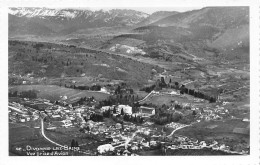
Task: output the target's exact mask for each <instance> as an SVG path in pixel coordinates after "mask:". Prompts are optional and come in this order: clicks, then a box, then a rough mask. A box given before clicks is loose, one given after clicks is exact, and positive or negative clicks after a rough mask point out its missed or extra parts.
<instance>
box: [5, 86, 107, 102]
mask: <svg viewBox="0 0 260 165" xmlns="http://www.w3.org/2000/svg"><path fill="white" fill-rule="evenodd" d="M9 90H11V91H18V92H21V91H27V90H37V91H39V93H38V95H37V97H39V98H45V99H48V100H51V101H54V100H59V99H60V96H67V97H68V100H71V101H73V100H76V99H79V98H81V97H92V96H93V97H94V98H95V99H96V100H98V101H100V100H104V99H106V98H107V97H108V96H109V94H106V93H101V92H98V91H83V90H76V89H71V88H65V87H59V86H55V85H19V86H10V87H9Z"/></svg>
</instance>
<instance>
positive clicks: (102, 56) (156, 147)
mask: <svg viewBox="0 0 260 165" xmlns="http://www.w3.org/2000/svg"><path fill="white" fill-rule="evenodd" d="M16 2H20V3H16V4H15V3H14V4H12V3H6V4H8V5H7V6H6V9H5V11H6V12H7V13H6V17H7V22H6V23H7V25H6V26H7V30H8V33H7V34H6V35H7V37H8V38H7V40H4V41H2V42H6V45H7V47H6V49H7V52H6V54H3V55H5V56H6V57H5V59H6V64H5V65H6V68H7V69H6V70H5V72H6V77H7V79H6V80H4V81H6V84H7V87H6V90H5V92H8V96H7V93H4V92H3V94H2V95H6V97H7V98H6V103H5V104H6V105H7V106H6V107H5V109H1V110H2V113H4V114H5V115H3V117H2V116H1V118H6V120H5V121H6V131H7V136H8V137H7V138H8V139H7V141H6V145H7V147H8V148H7V150H6V151H5V152H6V153H7V155H8V157H9V158H14V157H19V156H26V157H29V156H44V157H45V158H46V157H53V156H63V157H64V156H73V157H75V156H77V157H78V159H80V158H82V157H84V156H87V157H86V158H85V159H87V158H88V157H89V156H92V157H93V156H94V157H95V156H110V158H111V159H115V157H113V156H149V157H151V156H156V157H158V156H164V157H167V159H168V158H169V159H170V160H174V159H175V157H178V156H182V159H186V157H188V158H189V157H190V158H191V157H194V156H195V157H196V156H200V157H201V156H203V157H205V156H210V157H212V156H214V157H215V156H216V157H217V158H218V159H222V157H225V158H228V157H232V158H235V159H236V157H237V158H241V157H242V159H243V158H244V159H246V158H249V157H250V156H252V155H257V154H256V152H259V114H258V113H259V106H260V105H259V100H258V99H259V96H258V95H259V74H258V73H259V70H258V68H259V67H258V66H257V67H255V68H253V67H252V65H254V66H255V63H256V64H258V65H259V61H257V60H258V57H256V56H259V54H258V53H257V52H254V51H252V50H253V48H252V44H253V42H255V43H254V44H255V45H256V46H259V32H258V31H257V32H256V31H255V32H254V31H251V30H250V29H252V27H251V26H255V27H256V28H258V29H259V24H257V22H255V23H254V22H253V21H252V20H251V18H252V15H251V13H252V10H254V7H252V6H253V5H252V4H247V5H244V4H243V3H241V5H239V3H235V1H230V2H231V3H229V4H228V5H214V4H212V3H210V4H208V5H207V4H205V3H201V4H199V3H193V5H187V6H185V5H182V6H178V4H176V3H173V2H170V1H167V2H168V4H171V5H167V6H160V5H157V6H158V7H156V5H153V6H149V4H147V7H145V4H143V3H142V5H140V6H138V5H133V6H129V7H127V5H122V4H124V3H121V5H120V3H119V2H118V3H112V4H110V5H100V4H102V1H100V0H99V1H98V3H96V5H95V6H93V5H89V6H88V3H87V1H86V3H84V1H83V2H81V3H80V5H77V4H74V5H70V4H68V5H69V6H65V5H55V6H52V5H51V2H49V5H47V3H43V5H42V4H41V5H39V6H37V3H36V4H35V5H34V6H31V5H28V6H24V5H26V4H28V3H25V4H23V3H22V1H16ZM25 2H26V1H25ZM64 2H65V1H64ZM70 2H71V1H70ZM90 2H91V3H92V4H93V3H94V2H93V1H90ZM103 2H104V1H103ZM109 2H112V1H109ZM124 2H125V1H124ZM128 2H129V3H130V2H131V1H128ZM139 2H140V1H139ZM146 2H147V1H146ZM153 2H154V1H152V2H151V3H152V4H154V3H153ZM155 2H156V4H158V3H160V2H158V1H155ZM232 2H233V3H232ZM243 2H244V1H243ZM59 3H61V4H62V1H59ZM104 3H105V2H104ZM107 3H108V2H107ZM136 3H137V2H136ZM140 3H141V2H140ZM83 4H84V5H83ZM94 4H95V3H94ZM256 9H258V13H259V7H256ZM1 14H2V13H1ZM7 15H8V16H7ZM255 16H257V15H255ZM257 18H258V19H259V16H258V17H257ZM252 34H254V35H255V36H257V37H255V36H254V35H252ZM251 37H253V38H257V40H254V41H252V38H251ZM250 41H251V42H250ZM258 49H259V48H258ZM254 50H255V49H254ZM253 56H254V57H253ZM252 63H254V64H252ZM252 68H253V69H252ZM251 72H254V76H252V74H251ZM255 73H256V74H255ZM250 75H251V76H250ZM252 77H254V79H255V80H253V78H252ZM252 81H254V82H258V84H254V85H253V86H252V84H253V82H252ZM252 92H253V93H252ZM252 95H254V96H253V97H252ZM250 96H251V97H250ZM252 102H255V103H254V104H253V105H256V106H255V107H253V106H252ZM257 106H258V107H257ZM7 110H8V112H7ZM253 111H254V115H252V113H253ZM252 122H254V123H256V124H252ZM257 124H258V125H257ZM253 125H254V128H252V127H253ZM252 136H254V137H255V138H254V139H253V140H252V138H253V137H252ZM257 137H258V139H256V138H257ZM254 147H258V148H254ZM252 148H253V149H252ZM111 156H112V157H111ZM203 157H201V158H203ZM99 158H100V157H99ZM256 158H258V159H255V160H258V162H256V164H258V163H259V155H258V156H256ZM39 163H40V162H39ZM42 163H43V162H42ZM87 163H88V164H90V163H91V162H87ZM214 163H218V162H214ZM226 163H227V162H226ZM148 164H149V163H148ZM237 164H238V163H237Z"/></svg>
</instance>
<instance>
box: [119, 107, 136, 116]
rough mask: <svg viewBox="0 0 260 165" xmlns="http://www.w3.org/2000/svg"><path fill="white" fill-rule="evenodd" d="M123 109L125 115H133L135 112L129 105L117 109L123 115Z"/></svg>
mask: <svg viewBox="0 0 260 165" xmlns="http://www.w3.org/2000/svg"><path fill="white" fill-rule="evenodd" d="M122 109H123V111H124V113H125V114H129V115H131V114H132V113H133V112H132V107H131V106H129V105H118V107H117V113H121V110H122Z"/></svg>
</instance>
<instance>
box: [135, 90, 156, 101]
mask: <svg viewBox="0 0 260 165" xmlns="http://www.w3.org/2000/svg"><path fill="white" fill-rule="evenodd" d="M153 93H155V91H154V90H153V91H151V92H150V93H149V94H148V95H146V96H145V97H144V98H143V99H142V100H139V101H138V103H140V102H143V101H145V100H146V99H147V98H148V97H149V96H150V95H151V94H153Z"/></svg>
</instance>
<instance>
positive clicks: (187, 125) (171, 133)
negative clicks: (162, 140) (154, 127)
mask: <svg viewBox="0 0 260 165" xmlns="http://www.w3.org/2000/svg"><path fill="white" fill-rule="evenodd" d="M188 126H190V125H185V126H183V127H179V128H176V129H175V130H173V131H172V133H171V134H170V135H168V136H167V137H170V136H172V135H173V134H174V133H175V132H176V131H177V130H179V129H182V128H185V127H188Z"/></svg>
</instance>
